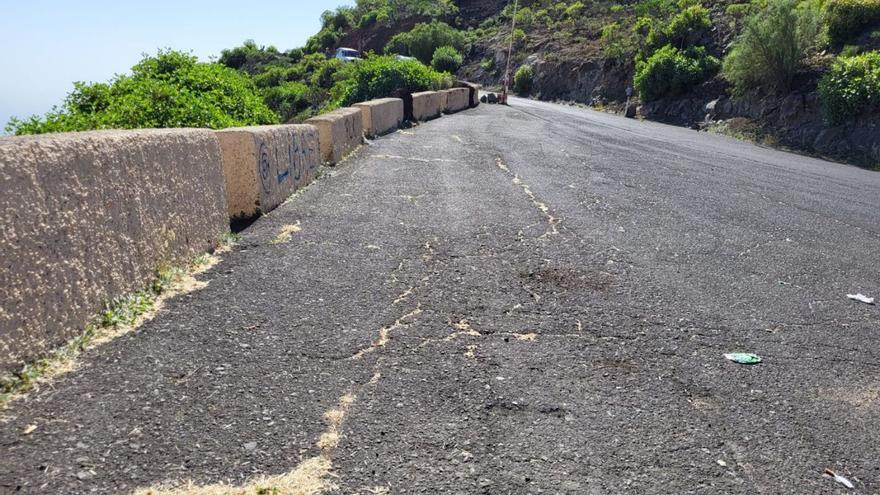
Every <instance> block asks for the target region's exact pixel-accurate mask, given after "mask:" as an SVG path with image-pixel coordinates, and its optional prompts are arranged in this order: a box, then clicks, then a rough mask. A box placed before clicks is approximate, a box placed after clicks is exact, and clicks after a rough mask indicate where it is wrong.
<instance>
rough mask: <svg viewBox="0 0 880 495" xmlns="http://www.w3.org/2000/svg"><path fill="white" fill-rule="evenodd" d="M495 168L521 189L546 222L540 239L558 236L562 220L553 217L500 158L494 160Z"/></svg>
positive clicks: (545, 206)
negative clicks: (546, 226)
mask: <svg viewBox="0 0 880 495" xmlns="http://www.w3.org/2000/svg"><path fill="white" fill-rule="evenodd" d="M495 166H497V167H498V169H499V170H501V171H502V172H504V174H505V175H507V176H508V177H510V180H511V182H513V184H514V185H516V186H518V187H519V188H520V189H522V191H523V192H524V193H525V195H526V196H527V197H528V198H529V202H531V203H532V206H533V207H534V208H535V209H536V210H537V211H538V213H539V214H540V215H541V216H542V217H544V219H545V220H546V222H547V224H548V226H549V227H548V229H547V231H546V232H544V234H543V235H542V236H541V238H542V239H544V238H546V237H549V236H552V235H558V234H559V227H558V225H559V224H560V223H562V219H560V218H557V217H556V216H554V215H553V213H552V210H551V209H550V207H549V206H547V203H545V202H543V201H541V199H540V198H538V196H537V195H536V194H535V193H534V191H532V188H531V186H529V185H528V184H526V183H525V182H523V180H522V179H521V178H520V176H519V175H518V174H515V173H513V171H511V170H510V168H509V167H508V166H507V165H506V164H505V163H504V161H503V160H502V159H501V158H500V157H499V158H496V159H495Z"/></svg>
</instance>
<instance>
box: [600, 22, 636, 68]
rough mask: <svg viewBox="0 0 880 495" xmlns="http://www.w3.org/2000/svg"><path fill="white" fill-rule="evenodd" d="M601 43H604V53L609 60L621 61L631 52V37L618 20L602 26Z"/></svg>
mask: <svg viewBox="0 0 880 495" xmlns="http://www.w3.org/2000/svg"><path fill="white" fill-rule="evenodd" d="M599 43H600V44H601V45H602V54H603V55H604V56H605V58H606V59H609V60H616V61H621V60H623V59H624V58H626V56H627V55H628V54H629V53H630V49H629V39H628V38H627V37H626V36H625V34H624V32H623V30H622V29H621V28H620V24H618V23H616V22H613V23H611V24H607V25H605V26H604V27H603V28H602V31H601V35H600V36H599Z"/></svg>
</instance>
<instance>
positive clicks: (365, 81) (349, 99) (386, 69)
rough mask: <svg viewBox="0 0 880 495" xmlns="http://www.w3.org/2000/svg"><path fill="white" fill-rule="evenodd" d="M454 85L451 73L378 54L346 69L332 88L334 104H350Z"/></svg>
mask: <svg viewBox="0 0 880 495" xmlns="http://www.w3.org/2000/svg"><path fill="white" fill-rule="evenodd" d="M451 85H452V80H451V79H449V78H448V76H446V75H444V74H441V73H439V72H436V71H434V70H433V69H431V68H430V67H428V66H426V65H424V64H422V63H421V62H419V61H418V60H397V58H396V57H393V56H374V57H370V58H367V59H366V60H362V61H360V62H358V63H356V64H347V65H346V66H345V67H343V68H342V70H341V71H340V72H339V81H338V82H337V83H336V84H335V85H334V87H333V89H332V91H331V93H332V95H333V100H332V103H331V106H347V105H351V104H353V103H357V102H360V101H367V100H372V99H374V98H382V97H387V96H391V95H393V94H394V93H395V92H396V91H397V90H403V91H408V92H416V91H425V90H428V89H444V88H448V87H450V86H451Z"/></svg>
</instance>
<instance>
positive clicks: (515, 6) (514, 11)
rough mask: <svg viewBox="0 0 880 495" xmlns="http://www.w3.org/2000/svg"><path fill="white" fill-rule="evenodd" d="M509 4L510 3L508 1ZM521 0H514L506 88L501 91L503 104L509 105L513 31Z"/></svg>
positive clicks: (505, 71)
mask: <svg viewBox="0 0 880 495" xmlns="http://www.w3.org/2000/svg"><path fill="white" fill-rule="evenodd" d="M508 5H510V3H509V2H508ZM518 7H519V0H513V21H511V23H510V46H509V47H508V48H507V68H506V69H504V88H503V90H502V92H501V104H502V105H507V91H508V89H509V87H510V59H511V57H513V32H514V31H516V10H517V8H518Z"/></svg>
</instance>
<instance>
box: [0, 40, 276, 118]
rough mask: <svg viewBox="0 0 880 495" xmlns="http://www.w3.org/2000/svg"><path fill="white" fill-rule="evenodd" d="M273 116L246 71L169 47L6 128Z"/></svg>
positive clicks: (82, 86) (79, 85) (76, 86)
mask: <svg viewBox="0 0 880 495" xmlns="http://www.w3.org/2000/svg"><path fill="white" fill-rule="evenodd" d="M277 121H278V117H277V116H276V115H275V114H274V113H273V112H272V111H271V110H269V108H268V107H266V105H265V104H264V103H263V101H262V99H261V98H260V96H259V94H258V93H257V91H256V88H255V86H254V84H253V81H251V79H250V78H249V77H248V76H247V75H245V74H242V73H240V72H237V71H234V70H232V69H229V68H227V67H224V66H222V65H220V64H216V63H200V62H198V61H197V59H196V57H194V56H192V55H189V54H185V53H182V52H176V51H170V50H169V51H160V52H159V53H158V55H156V56H148V57H144V59H143V60H141V62H140V63H138V64H137V65H135V66H134V67H133V68H132V73H131V75H122V76H117V77H115V78H114V79H113V80H111V81H110V82H109V83H106V84H105V83H95V84H86V83H82V82H79V83H75V84H74V90H73V92H71V93H70V94H69V95H68V96H67V98H66V99H65V100H64V104H63V105H62V107H61V108H57V107H56V108H55V109H53V110H52V111H51V112H49V113H48V114H46V115H45V116H43V117H38V116H33V117H31V118H29V119H27V120H23V121H21V120H17V119H12V120H11V121H10V122H9V124H8V125H7V126H6V130H7V132H10V133H14V134H41V133H46V132H64V131H82V130H89V129H111V128H112V129H133V128H141V127H207V128H212V129H219V128H223V127H234V126H241V125H254V124H272V123H275V122H277Z"/></svg>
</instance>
